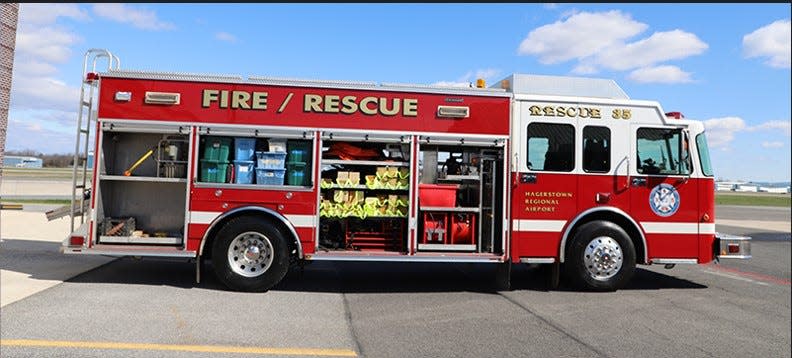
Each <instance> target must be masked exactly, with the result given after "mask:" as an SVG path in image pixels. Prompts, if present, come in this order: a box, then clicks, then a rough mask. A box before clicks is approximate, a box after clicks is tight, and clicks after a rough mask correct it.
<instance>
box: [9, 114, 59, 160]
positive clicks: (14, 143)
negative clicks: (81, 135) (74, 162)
mask: <svg viewBox="0 0 792 358" xmlns="http://www.w3.org/2000/svg"><path fill="white" fill-rule="evenodd" d="M42 143H46V145H44V146H42ZM25 149H32V150H35V151H37V152H43V153H45V154H54V153H72V152H74V133H64V132H61V131H56V130H51V129H48V128H47V126H46V124H44V125H42V124H41V123H40V122H36V121H35V120H33V121H31V119H30V118H25V120H24V121H22V120H19V119H14V118H9V123H8V136H7V137H6V150H25Z"/></svg>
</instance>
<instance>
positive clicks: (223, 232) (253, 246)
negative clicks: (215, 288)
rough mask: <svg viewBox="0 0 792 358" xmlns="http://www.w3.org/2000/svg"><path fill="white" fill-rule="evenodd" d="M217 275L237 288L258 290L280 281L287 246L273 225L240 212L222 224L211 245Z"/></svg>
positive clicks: (285, 268) (287, 250) (286, 258)
mask: <svg viewBox="0 0 792 358" xmlns="http://www.w3.org/2000/svg"><path fill="white" fill-rule="evenodd" d="M212 265H213V266H214V271H215V274H216V275H217V278H218V279H219V280H220V281H221V282H222V283H223V284H225V285H226V286H228V287H229V288H231V289H233V290H237V291H248V292H261V291H266V290H268V289H270V288H271V287H272V286H275V285H276V284H278V282H280V281H281V280H282V279H283V277H284V276H285V275H286V272H287V271H288V269H289V248H288V244H287V243H286V240H285V238H284V237H283V235H282V234H281V233H280V231H278V229H277V228H275V227H273V226H272V225H271V224H270V223H269V222H267V221H266V220H264V219H261V218H255V217H250V216H243V217H239V218H235V219H231V221H229V222H228V223H226V224H225V225H223V227H222V229H220V231H219V232H218V233H217V236H216V237H215V241H214V245H213V246H212Z"/></svg>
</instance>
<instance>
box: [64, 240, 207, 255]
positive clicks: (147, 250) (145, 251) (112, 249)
mask: <svg viewBox="0 0 792 358" xmlns="http://www.w3.org/2000/svg"><path fill="white" fill-rule="evenodd" d="M61 252H62V253H64V254H77V255H104V256H118V257H120V256H141V257H144V256H146V257H183V258H196V257H197V256H198V253H197V252H196V251H185V250H182V249H181V248H180V247H151V246H129V245H94V246H93V247H90V248H86V247H84V246H69V245H68V240H67V241H64V245H62V246H61Z"/></svg>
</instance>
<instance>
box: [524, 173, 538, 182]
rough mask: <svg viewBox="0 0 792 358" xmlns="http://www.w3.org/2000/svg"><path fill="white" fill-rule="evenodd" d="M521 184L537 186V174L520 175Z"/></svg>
mask: <svg viewBox="0 0 792 358" xmlns="http://www.w3.org/2000/svg"><path fill="white" fill-rule="evenodd" d="M520 183H523V184H536V174H533V173H520Z"/></svg>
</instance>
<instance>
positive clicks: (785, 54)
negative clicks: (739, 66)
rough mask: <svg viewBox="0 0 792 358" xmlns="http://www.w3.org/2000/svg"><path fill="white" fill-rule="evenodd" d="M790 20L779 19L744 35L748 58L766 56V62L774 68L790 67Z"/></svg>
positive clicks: (745, 50) (744, 46)
mask: <svg viewBox="0 0 792 358" xmlns="http://www.w3.org/2000/svg"><path fill="white" fill-rule="evenodd" d="M790 31H792V26H791V25H790V20H778V21H776V22H773V23H772V24H769V25H767V26H764V27H761V28H759V29H757V30H756V31H754V32H752V33H750V34H748V35H745V36H743V54H744V55H745V57H746V58H754V57H762V58H766V60H765V64H766V65H768V66H770V67H774V68H790V52H792V46H790Z"/></svg>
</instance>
